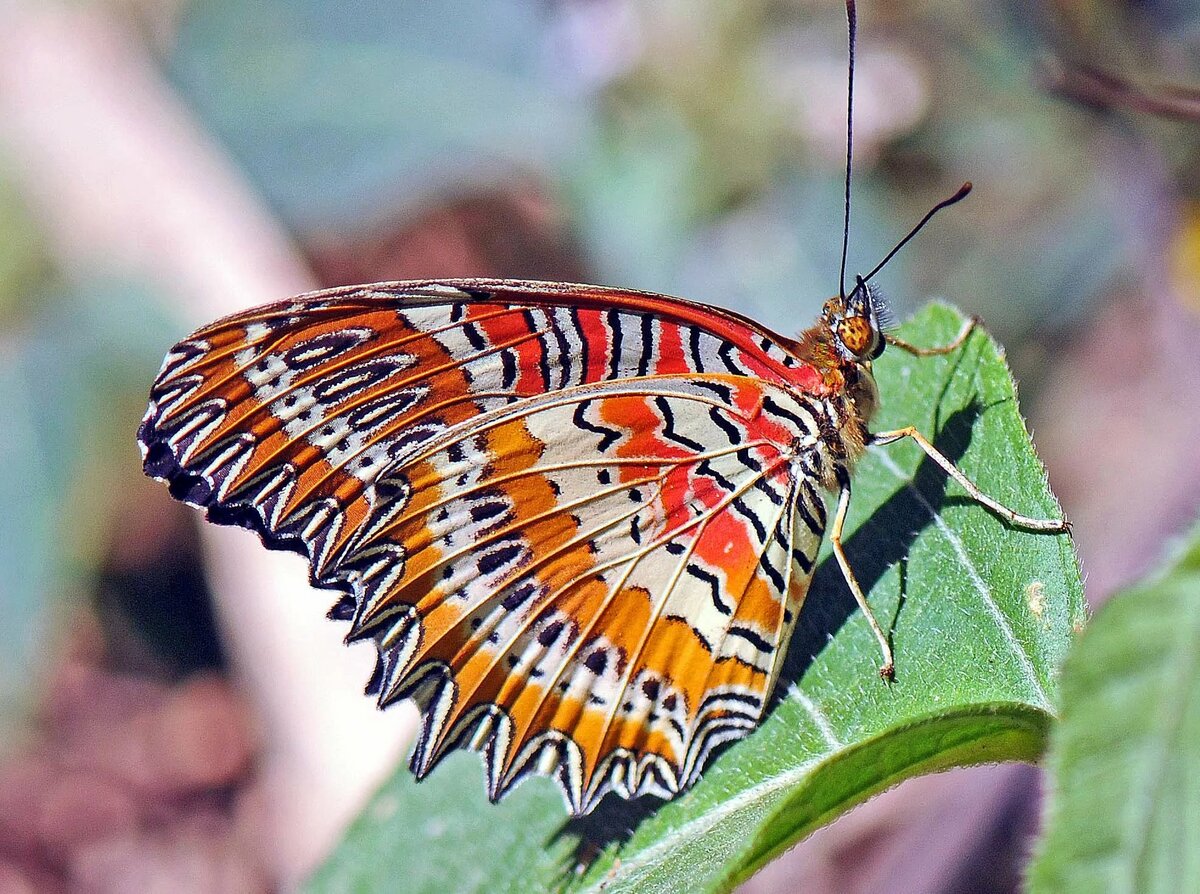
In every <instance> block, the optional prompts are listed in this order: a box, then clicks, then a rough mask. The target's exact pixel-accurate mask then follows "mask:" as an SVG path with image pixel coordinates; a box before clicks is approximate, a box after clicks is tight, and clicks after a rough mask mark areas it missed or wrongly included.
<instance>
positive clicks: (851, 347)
mask: <svg viewBox="0 0 1200 894" xmlns="http://www.w3.org/2000/svg"><path fill="white" fill-rule="evenodd" d="M874 334H875V333H874V332H873V331H872V330H871V322H870V321H869V320H868V319H867V318H866V317H846V318H845V319H844V320H842V321H841V322H840V323H838V338H839V339H840V340H841V342H842V345H843V346H844V347H845V348H846V350H847V351H849V352H850V353H851V354H853V355H854V356H855V357H865V356H866V355H867V354H868V353H869V352H870V350H871V342H872V340H873V336H874ZM880 342H881V343H882V339H881V340H880Z"/></svg>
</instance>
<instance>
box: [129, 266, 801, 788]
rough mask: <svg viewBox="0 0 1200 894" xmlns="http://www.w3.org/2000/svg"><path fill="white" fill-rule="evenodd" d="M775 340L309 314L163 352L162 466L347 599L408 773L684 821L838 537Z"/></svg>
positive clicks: (487, 299)
mask: <svg viewBox="0 0 1200 894" xmlns="http://www.w3.org/2000/svg"><path fill="white" fill-rule="evenodd" d="M656 302H657V303H656ZM706 315H707V316H706ZM772 338H773V337H772V336H771V335H770V333H765V332H764V331H762V330H758V329H754V328H751V326H750V324H747V323H744V321H741V320H740V319H739V318H736V317H733V316H732V315H725V314H722V313H720V312H716V311H710V310H709V309H706V308H702V307H701V306H698V305H690V304H686V303H684V302H675V301H674V300H673V299H666V298H662V297H661V296H647V295H642V294H641V293H628V292H616V291H610V290H599V289H595V288H590V287H589V288H587V289H586V290H585V289H584V287H580V288H579V289H578V290H575V291H571V290H569V289H566V287H541V286H537V285H536V284H525V283H508V282H496V281H464V282H458V283H450V284H443V283H437V284H435V283H415V284H395V285H392V286H370V287H364V288H362V289H345V290H335V291H331V292H325V293H314V294H313V295H310V296H302V297H301V298H299V299H295V300H294V301H292V302H287V303H284V304H279V305H274V306H271V307H268V308H263V309H260V310H257V311H250V312H248V313H246V314H242V315H239V316H236V317H232V318H228V319H226V320H224V321H221V322H219V323H217V324H214V325H213V326H211V327H208V328H206V329H203V330H200V331H199V332H197V333H196V334H195V335H193V336H192V337H191V338H189V339H187V340H185V341H184V342H181V343H180V345H178V346H176V348H175V349H174V350H173V351H172V352H171V354H169V355H168V357H167V360H166V361H165V363H164V366H163V370H162V372H161V373H160V375H159V378H158V380H157V382H156V383H155V386H154V390H153V392H152V395H151V404H150V410H149V411H148V413H147V416H146V419H145V421H144V423H143V427H142V430H141V441H142V444H143V450H144V453H145V465H146V468H147V471H148V472H150V473H151V474H153V475H155V476H157V477H161V478H165V479H167V480H168V481H169V482H170V483H171V487H172V491H173V493H175V495H176V496H178V497H180V498H181V499H185V500H187V501H189V502H192V503H195V504H197V505H200V506H203V507H205V508H206V509H207V511H208V513H209V516H210V518H212V519H213V520H214V521H218V522H222V523H236V524H242V525H245V526H247V527H251V528H253V529H255V530H257V531H258V532H259V534H260V535H261V536H262V537H263V539H264V542H266V543H267V545H269V546H276V547H284V548H291V549H296V550H297V551H300V552H302V553H304V554H306V555H307V556H308V557H309V559H310V562H311V569H312V579H313V582H314V583H316V584H317V585H320V586H327V587H335V588H340V589H342V590H344V591H346V593H347V599H344V600H343V602H342V603H339V605H338V606H337V607H335V610H334V615H335V616H338V617H344V618H347V619H349V620H351V622H352V627H351V636H354V637H359V638H371V639H373V640H374V641H375V642H376V643H377V645H378V647H379V652H380V663H379V667H378V669H377V671H376V675H375V678H374V679H373V680H372V684H371V688H372V689H373V691H375V692H376V693H377V694H378V697H379V699H380V701H381V703H383V704H386V703H389V702H391V701H394V700H396V699H399V698H406V697H410V696H411V697H415V698H416V699H417V700H418V703H419V704H420V705H421V707H422V711H423V718H424V724H423V730H422V734H421V737H420V740H419V742H418V744H417V746H416V748H415V750H414V753H413V757H412V764H413V767H414V769H415V770H416V771H417V772H418V774H422V775H423V774H424V773H426V772H428V771H429V770H430V769H431V768H432V767H433V766H434V764H436V762H437V760H438V759H439V758H440V757H441V756H443V755H444V754H445V753H447V751H448V750H450V749H452V748H455V747H472V748H476V749H478V750H481V751H483V753H484V755H485V762H486V764H487V769H488V787H489V793H490V794H491V795H492V796H493V797H499V796H500V795H502V794H503V793H504V792H505V791H507V790H508V788H509V787H511V785H513V784H515V782H516V781H518V780H519V779H520V778H523V776H524V775H525V774H526V773H528V772H537V773H543V774H546V775H553V776H555V777H557V778H558V780H559V782H560V783H561V785H562V787H563V790H564V792H565V793H566V797H567V800H568V802H569V804H570V806H571V808H572V810H573V811H575V812H582V811H587V810H590V809H591V808H592V807H593V806H594V805H595V803H596V802H597V801H598V800H599V798H600V797H601V796H602V795H603V794H604V792H605V791H608V790H615V791H617V792H619V793H620V794H622V795H624V796H627V797H629V796H634V795H638V794H643V793H648V792H652V793H657V794H661V795H670V794H673V793H675V792H676V791H678V790H679V789H680V788H682V787H684V786H686V785H687V784H690V782H691V781H693V780H694V778H695V776H696V775H697V774H698V773H699V771H700V769H701V768H702V767H703V765H704V762H705V759H706V758H707V755H708V753H709V752H710V751H711V749H712V748H713V747H714V746H715V745H717V744H719V743H720V742H721V741H725V740H728V739H731V738H737V737H740V736H742V735H745V733H747V732H748V731H749V730H750V729H752V728H753V727H754V725H756V724H757V722H758V720H759V717H760V715H761V712H762V710H763V708H764V705H765V701H766V698H767V696H768V695H769V693H770V688H771V686H772V685H773V682H774V678H775V675H776V673H777V670H778V664H779V660H778V659H779V657H780V654H781V651H782V649H781V646H783V645H785V640H784V638H785V637H786V635H787V633H788V630H789V629H790V626H791V623H792V621H793V620H794V618H795V615H796V613H797V612H798V610H799V605H800V602H801V601H802V599H803V596H804V592H805V590H806V589H807V585H808V580H809V572H810V571H811V563H812V559H813V557H814V556H815V553H816V549H817V546H818V544H819V540H820V535H821V530H822V527H823V524H824V509H823V506H822V505H821V501H820V499H819V498H818V497H817V496H816V494H815V492H813V490H812V488H811V487H804V486H803V484H804V480H806V478H807V477H809V476H810V475H811V470H805V463H810V462H813V461H815V460H814V457H816V458H817V459H819V454H817V453H815V452H813V451H812V450H811V446H812V444H813V443H814V442H815V440H816V435H817V433H818V431H819V429H820V425H821V420H820V418H819V414H820V405H819V402H817V401H808V400H806V399H804V397H803V396H802V395H800V396H798V394H797V392H796V390H795V388H794V387H792V388H789V387H786V386H787V384H788V383H789V382H792V383H794V381H795V379H796V378H797V377H803V376H804V375H806V373H807V370H806V369H804V368H799V369H796V368H794V367H793V365H792V360H791V357H790V355H788V354H787V352H786V351H783V350H782V349H780V348H779V346H778V345H777V344H776V343H774V342H773V341H772Z"/></svg>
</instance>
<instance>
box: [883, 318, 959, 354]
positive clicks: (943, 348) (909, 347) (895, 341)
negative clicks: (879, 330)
mask: <svg viewBox="0 0 1200 894" xmlns="http://www.w3.org/2000/svg"><path fill="white" fill-rule="evenodd" d="M978 325H979V318H978V317H968V318H967V319H966V320H964V321H963V324H962V328H961V329H959V330H958V335H956V336H954V339H953V340H952V341H950V342H949V343H948V344H944V345H939V346H938V347H936V348H919V347H917V346H916V345H914V344H911V343H909V342H906V341H905V340H904V339H902V338H896V336H894V335H886V334H885V335H884V339H886V340H887V343H888V344H889V345H892V346H894V347H897V348H899V349H900V350H902V351H907V352H908V353H910V354H912V355H913V356H915V357H936V356H939V355H941V354H950V353H953V352H954V351H957V350H958V349H959V348H961V347H962V346H963V343H964V342H965V341H966V340H967V337H968V336H970V334H971V333H972V332H974V331H975V327H976V326H978Z"/></svg>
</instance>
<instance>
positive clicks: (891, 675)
mask: <svg viewBox="0 0 1200 894" xmlns="http://www.w3.org/2000/svg"><path fill="white" fill-rule="evenodd" d="M840 477H841V490H840V491H839V492H838V504H837V512H836V513H835V514H834V516H833V526H832V527H831V528H830V529H829V542H830V543H831V544H832V545H833V554H834V555H835V556H836V557H837V561H838V565H840V566H841V569H842V577H844V578H845V579H846V586H848V587H849V588H850V592H851V593H853V594H854V600H855V601H856V602H857V603H858V607H859V608H860V609H862V613H863V614H864V615H865V616H866V618H867V623H868V624H870V625H871V632H873V633H874V634H875V639H877V640H879V648H880V650H882V652H883V665H882V666H881V667H880V668H879V676H881V677H883V679H885V680H887V681H888V682H889V683H890V682H891V681H892V680H893V679H895V677H896V662H895V661H894V660H893V659H892V646H891V643H889V642H888V638H887V636H886V635H884V632H883V628H882V627H880V626H879V622H878V621H876V620H875V614H874V612H872V611H871V606H870V605H869V604H868V603H867V597H866V596H865V595H863V591H862V587H861V586H860V585H859V583H858V578H857V577H855V576H854V569H852V568H851V567H850V562H849V560H847V558H846V551H845V550H844V549H843V548H842V529H843V528H844V527H845V524H846V512H847V510H849V508H850V476H849V475H846V474H844V473H843V474H842V476H840Z"/></svg>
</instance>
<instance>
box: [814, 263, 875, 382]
mask: <svg viewBox="0 0 1200 894" xmlns="http://www.w3.org/2000/svg"><path fill="white" fill-rule="evenodd" d="M887 318H888V310H887V305H886V304H885V303H884V300H883V297H882V296H881V295H880V294H879V292H878V291H877V290H876V289H873V288H872V287H871V286H869V285H867V283H866V282H865V281H864V280H863V279H862V277H859V278H858V282H857V284H856V285H855V287H854V289H853V290H852V291H851V292H850V294H849V295H847V296H846V297H845V298H843V297H842V296H841V295H836V296H834V297H833V298H830V299H829V300H828V301H827V302H825V310H824V313H823V322H824V323H825V325H826V326H827V327H828V331H829V336H830V341H831V342H832V344H833V347H834V349H835V350H836V351H837V354H838V356H839V357H840V359H841V360H842V361H844V362H845V363H849V364H855V365H859V366H866V368H867V370H868V371H869V369H870V363H871V361H872V360H874V359H875V358H876V357H878V356H879V355H880V354H882V353H883V349H884V346H885V345H886V343H887V342H886V340H885V338H884V335H883V327H884V325H886V323H887Z"/></svg>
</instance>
